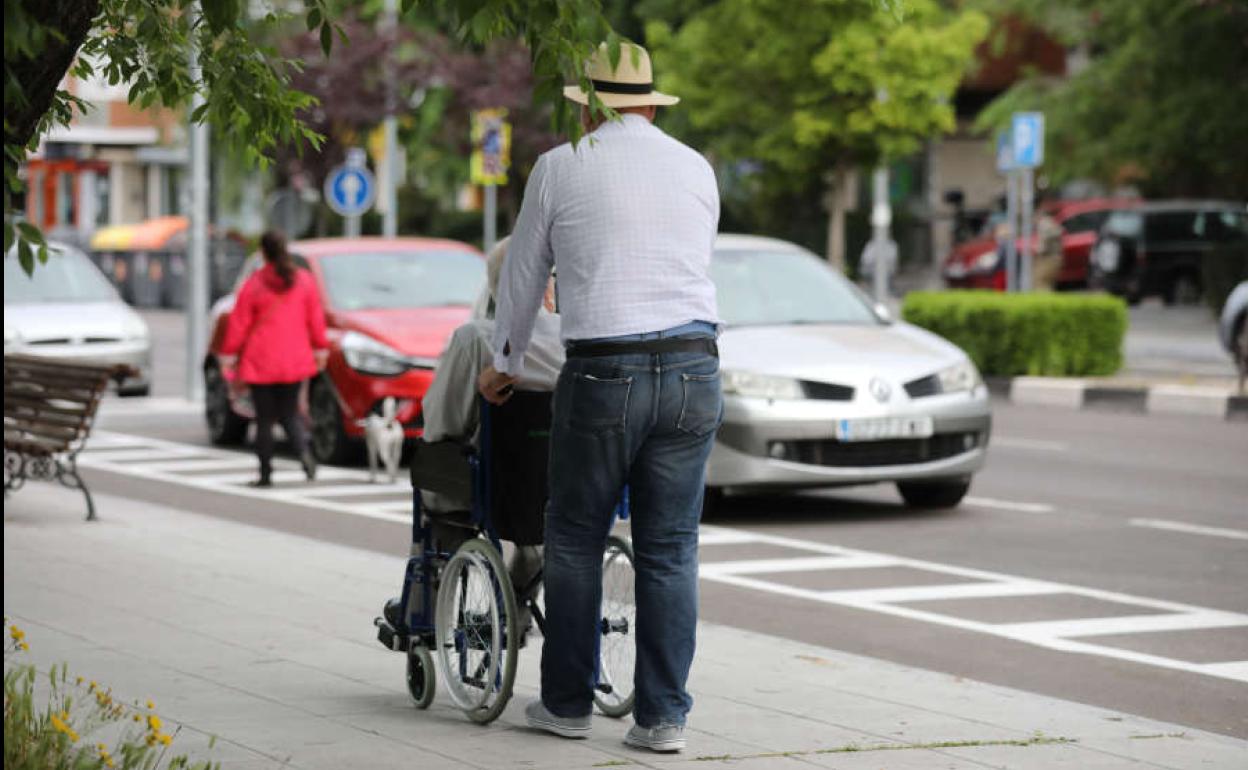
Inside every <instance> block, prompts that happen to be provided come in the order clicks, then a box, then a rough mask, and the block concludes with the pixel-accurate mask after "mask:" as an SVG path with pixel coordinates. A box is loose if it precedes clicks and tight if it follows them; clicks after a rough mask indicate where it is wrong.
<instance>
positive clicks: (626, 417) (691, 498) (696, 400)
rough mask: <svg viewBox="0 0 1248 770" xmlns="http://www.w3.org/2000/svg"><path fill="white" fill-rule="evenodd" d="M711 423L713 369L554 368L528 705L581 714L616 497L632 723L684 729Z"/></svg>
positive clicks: (592, 361) (669, 359)
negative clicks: (535, 683) (541, 635)
mask: <svg viewBox="0 0 1248 770" xmlns="http://www.w3.org/2000/svg"><path fill="white" fill-rule="evenodd" d="M665 336H666V335H665ZM682 336H683V335H682ZM722 416H723V399H722V396H721V394H720V383H719V361H718V359H717V358H715V357H713V356H710V355H707V354H705V353H700V352H680V353H663V354H658V355H650V354H644V353H643V354H629V355H616V356H602V357H596V358H569V359H568V361H567V363H566V364H565V365H564V367H563V372H562V373H561V374H560V376H559V384H558V386H557V387H556V389H555V403H554V421H553V424H552V427H551V464H550V474H551V478H550V507H549V509H548V510H547V513H546V558H545V562H546V563H545V576H544V581H545V589H546V615H547V622H546V640H545V643H544V644H543V647H542V701H543V703H544V704H545V706H546V708H547V709H549V710H550V712H551V713H553V714H555V715H556V716H562V717H581V716H585V715H588V714H589V713H590V712H591V711H592V710H593V685H594V672H595V670H596V667H597V661H596V658H597V649H598V644H597V642H598V638H597V637H598V635H599V634H600V630H599V628H598V618H599V615H600V609H599V605H600V603H601V600H602V552H603V548H604V547H605V545H606V539H607V535H608V533H609V531H610V529H611V524H612V518H613V513H614V508H615V504H616V502H617V501H618V500H619V499H620V495H621V492H622V490H623V487H624V485H625V484H628V485H629V499H630V503H631V517H632V537H633V548H634V550H635V552H636V571H637V583H636V599H637V628H636V643H637V665H636V673H635V680H634V681H635V685H636V692H637V702H636V706H635V708H634V712H633V713H634V718H635V719H636V722H637V724H638V725H641V726H642V727H656V726H658V725H661V724H675V725H683V724H684V723H685V715H686V714H688V712H689V709H690V707H691V706H692V705H693V699H692V698H691V697H690V696H689V693H688V692H687V691H686V690H685V682H686V680H687V679H688V677H689V667H690V665H691V664H692V662H693V651H694V643H695V634H696V629H697V619H698V521H699V519H700V517H701V513H702V492H703V481H704V478H705V470H706V460H707V458H708V457H709V455H710V452H711V445H712V444H713V442H714V439H715V429H716V428H717V427H719V423H720V420H721V419H722Z"/></svg>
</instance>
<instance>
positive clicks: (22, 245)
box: [17, 240, 35, 275]
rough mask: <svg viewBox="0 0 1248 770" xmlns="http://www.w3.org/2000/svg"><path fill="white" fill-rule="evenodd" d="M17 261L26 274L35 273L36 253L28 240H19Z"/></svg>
mask: <svg viewBox="0 0 1248 770" xmlns="http://www.w3.org/2000/svg"><path fill="white" fill-rule="evenodd" d="M17 261H18V263H19V264H20V265H21V266H22V270H23V271H24V272H25V273H26V275H34V274H35V255H34V252H32V251H31V250H30V244H29V243H27V242H26V241H22V240H19V241H18V242H17Z"/></svg>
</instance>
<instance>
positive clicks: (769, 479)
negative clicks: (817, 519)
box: [707, 235, 992, 507]
mask: <svg viewBox="0 0 1248 770" xmlns="http://www.w3.org/2000/svg"><path fill="white" fill-rule="evenodd" d="M711 275H712V277H713V278H714V281H715V284H716V288H717V290H718V294H719V311H720V315H721V316H722V317H723V319H724V321H725V322H726V328H725V330H724V332H723V335H722V336H721V338H720V341H719V348H720V366H721V371H722V379H723V388H724V422H723V426H722V427H721V428H720V430H719V434H718V436H717V439H716V442H715V448H714V450H713V451H712V453H711V459H710V462H709V465H708V468H707V486H708V487H709V488H710V492H711V494H712V495H714V494H716V493H717V492H719V491H722V490H728V491H738V490H750V489H782V488H802V487H829V486H844V485H853V484H873V483H878V482H892V483H896V484H897V487H898V490H899V491H900V492H901V495H902V497H903V498H904V499H905V500H906V502H907V503H909V504H910V505H914V506H922V507H952V506H955V505H957V504H958V503H959V502H960V501H961V499H962V497H963V496H964V495H965V494H966V492H967V489H968V488H969V487H970V480H971V475H972V474H973V473H975V472H976V471H978V470H979V469H980V468H981V467H983V464H984V459H985V455H986V452H987V448H988V438H989V434H990V432H991V428H992V416H991V412H990V408H989V402H988V390H987V388H986V387H985V385H984V383H983V381H982V380H981V378H980V376H979V372H978V371H977V370H976V368H975V365H974V364H972V363H971V360H970V359H969V358H968V357H967V355H966V354H965V353H963V352H962V350H960V349H959V348H958V347H957V346H955V345H953V344H952V343H950V342H948V341H946V340H944V339H942V338H940V337H938V336H936V335H934V334H932V333H930V332H927V331H925V330H923V329H920V328H918V327H916V326H911V325H910V324H907V323H904V322H901V321H894V320H891V319H889V318H888V315H887V313H886V312H885V311H884V310H883V309H880V308H877V307H875V306H874V305H873V304H872V302H871V301H870V300H869V299H868V298H867V297H866V295H864V294H863V293H862V292H861V291H859V290H858V288H857V287H856V286H854V285H853V284H851V283H850V282H849V281H847V280H846V279H845V278H844V276H842V275H841V274H840V273H839V272H837V271H835V270H833V269H832V268H831V267H830V266H829V265H828V264H827V263H826V262H825V261H823V260H822V259H820V258H819V257H817V256H815V255H814V254H811V253H810V252H808V251H806V250H805V249H802V248H801V247H799V246H795V245H793V244H791V243H786V242H784V241H778V240H773V239H770V238H758V237H753V236H742V235H721V236H720V237H719V238H718V239H717V241H716V243H715V255H714V258H713V259H712V262H711Z"/></svg>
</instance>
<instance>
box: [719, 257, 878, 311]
mask: <svg viewBox="0 0 1248 770" xmlns="http://www.w3.org/2000/svg"><path fill="white" fill-rule="evenodd" d="M711 278H712V280H714V282H715V289H716V291H717V293H718V295H719V314H720V316H721V317H722V318H723V320H724V321H725V322H726V323H728V324H729V325H731V326H766V325H782V324H824V323H826V324H876V323H880V320H879V318H877V317H876V315H875V313H874V311H873V310H872V309H871V307H870V305H869V304H868V303H867V301H866V300H865V298H864V297H863V296H862V295H861V294H860V293H859V292H858V290H857V289H856V288H854V286H853V285H852V284H851V283H850V282H849V281H847V280H845V278H843V277H842V276H840V275H839V274H837V273H836V272H835V271H834V270H832V268H830V267H828V265H827V264H826V263H824V262H823V261H822V260H821V259H819V258H818V257H815V256H813V255H811V254H806V253H804V252H801V251H781V250H755V249H719V250H716V252H715V258H714V259H713V260H711Z"/></svg>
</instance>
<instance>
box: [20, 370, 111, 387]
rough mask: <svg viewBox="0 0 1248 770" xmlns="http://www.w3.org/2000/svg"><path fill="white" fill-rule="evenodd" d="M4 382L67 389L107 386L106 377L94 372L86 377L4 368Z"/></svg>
mask: <svg viewBox="0 0 1248 770" xmlns="http://www.w3.org/2000/svg"><path fill="white" fill-rule="evenodd" d="M4 384H5V385H6V386H18V385H26V386H35V387H58V388H66V389H69V390H78V389H81V390H100V389H102V388H105V387H107V386H108V378H107V377H100V376H98V375H95V374H92V375H90V376H88V377H78V376H75V375H73V374H70V375H69V376H60V375H55V374H52V373H50V372H49V373H44V372H26V371H18V372H14V371H11V370H9V369H8V368H5V371H4Z"/></svg>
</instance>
